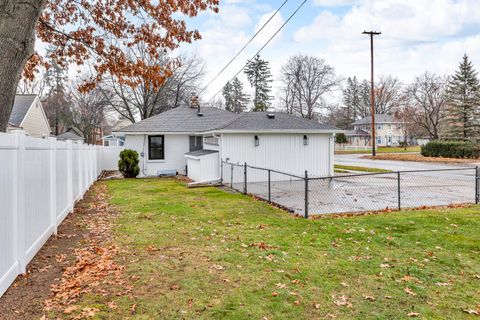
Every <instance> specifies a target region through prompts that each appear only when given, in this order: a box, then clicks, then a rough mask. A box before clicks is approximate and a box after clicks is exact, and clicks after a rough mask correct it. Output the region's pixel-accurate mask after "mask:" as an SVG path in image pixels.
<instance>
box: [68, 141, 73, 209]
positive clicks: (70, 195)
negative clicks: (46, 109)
mask: <svg viewBox="0 0 480 320" xmlns="http://www.w3.org/2000/svg"><path fill="white" fill-rule="evenodd" d="M72 158H73V146H72V141H71V140H67V197H68V208H69V210H68V212H73V206H74V204H75V199H74V198H73V197H74V194H73V164H72V161H73V159H72Z"/></svg>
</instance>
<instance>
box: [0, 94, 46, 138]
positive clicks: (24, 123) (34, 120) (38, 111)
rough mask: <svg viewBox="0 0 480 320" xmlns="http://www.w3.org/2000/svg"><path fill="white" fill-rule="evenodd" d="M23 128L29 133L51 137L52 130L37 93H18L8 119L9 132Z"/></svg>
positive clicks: (39, 136)
mask: <svg viewBox="0 0 480 320" xmlns="http://www.w3.org/2000/svg"><path fill="white" fill-rule="evenodd" d="M15 130H22V131H24V132H25V133H26V134H27V135H29V136H32V137H36V138H42V137H49V136H50V133H51V132H52V130H51V129H50V125H49V123H48V119H47V116H46V114H45V111H44V110H43V107H42V103H41V102H40V99H39V98H38V96H37V95H36V94H17V95H15V101H14V103H13V108H12V113H11V114H10V119H9V120H8V126H7V132H12V131H15Z"/></svg>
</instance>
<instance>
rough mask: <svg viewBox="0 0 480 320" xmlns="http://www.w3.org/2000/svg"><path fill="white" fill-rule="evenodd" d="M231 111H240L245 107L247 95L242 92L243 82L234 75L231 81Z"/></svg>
mask: <svg viewBox="0 0 480 320" xmlns="http://www.w3.org/2000/svg"><path fill="white" fill-rule="evenodd" d="M232 88H233V89H232V93H233V110H232V111H233V112H235V113H240V112H242V111H244V110H245V109H246V108H247V103H248V97H247V95H246V94H245V93H243V83H242V82H241V81H240V80H238V78H236V77H235V79H233V81H232Z"/></svg>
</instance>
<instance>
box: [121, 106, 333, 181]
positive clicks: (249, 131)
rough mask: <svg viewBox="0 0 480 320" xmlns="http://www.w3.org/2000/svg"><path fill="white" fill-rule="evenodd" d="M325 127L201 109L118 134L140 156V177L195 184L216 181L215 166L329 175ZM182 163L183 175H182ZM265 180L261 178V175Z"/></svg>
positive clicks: (283, 117) (329, 134)
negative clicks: (173, 177) (179, 178)
mask: <svg viewBox="0 0 480 320" xmlns="http://www.w3.org/2000/svg"><path fill="white" fill-rule="evenodd" d="M337 131H338V130H337V129H336V128H333V127H331V126H328V125H325V124H320V123H318V122H314V121H310V120H306V119H303V118H299V117H295V116H292V115H287V114H283V113H268V112H246V113H241V114H235V113H232V112H229V111H225V110H221V109H218V108H212V107H206V108H202V109H201V110H200V111H198V110H197V109H196V108H191V107H187V106H182V107H178V108H175V109H172V110H169V111H166V112H163V113H161V114H159V115H157V116H154V117H151V118H148V119H146V120H143V121H140V122H137V123H134V124H132V125H130V126H127V127H125V128H123V129H120V130H119V132H118V133H120V134H124V135H125V147H126V148H127V149H133V150H136V151H137V152H138V153H139V155H140V171H141V173H140V176H156V175H160V174H162V173H167V172H177V173H180V174H186V173H187V170H188V175H189V177H191V178H192V179H194V180H196V181H197V182H206V181H214V180H218V179H219V178H220V169H221V162H222V160H223V161H228V162H231V163H236V164H242V165H243V164H244V163H245V162H246V163H248V164H249V165H252V166H258V167H264V168H270V169H275V170H279V171H284V172H289V173H292V174H298V175H300V176H304V175H305V170H308V173H309V175H310V176H329V175H333V154H334V133H335V132H337ZM187 163H188V169H187ZM262 179H263V180H266V179H267V177H266V174H263V178H262Z"/></svg>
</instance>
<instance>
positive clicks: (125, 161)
mask: <svg viewBox="0 0 480 320" xmlns="http://www.w3.org/2000/svg"><path fill="white" fill-rule="evenodd" d="M138 163H139V161H138V153H137V151H135V150H131V149H125V150H123V151H122V152H120V160H118V170H119V171H120V172H121V173H122V174H123V176H124V177H125V178H135V177H136V176H138V174H139V173H140V168H139V167H138Z"/></svg>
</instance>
